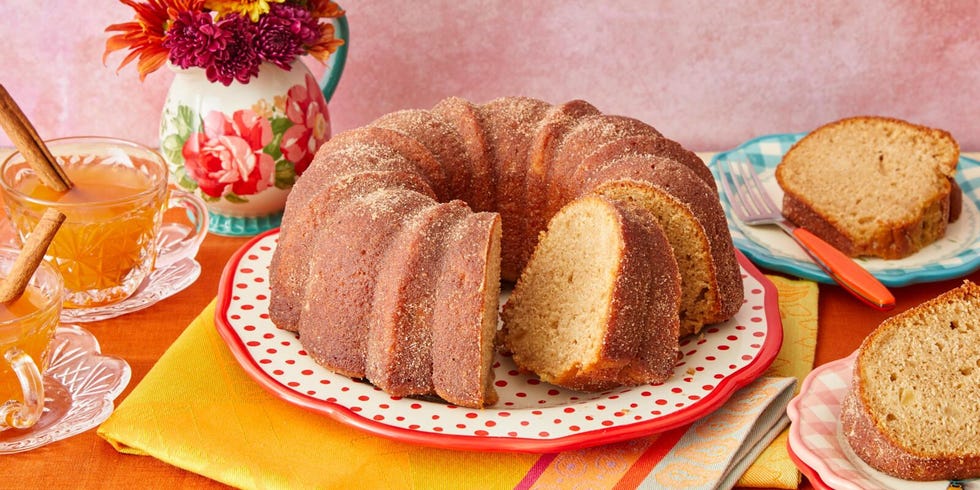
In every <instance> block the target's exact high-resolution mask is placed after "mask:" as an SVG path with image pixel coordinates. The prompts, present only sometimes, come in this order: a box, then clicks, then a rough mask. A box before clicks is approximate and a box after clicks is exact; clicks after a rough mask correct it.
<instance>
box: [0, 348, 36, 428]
mask: <svg viewBox="0 0 980 490" xmlns="http://www.w3.org/2000/svg"><path fill="white" fill-rule="evenodd" d="M3 359H4V361H6V362H7V363H8V364H10V367H11V368H12V369H13V371H14V374H16V375H17V379H18V380H19V381H20V388H21V391H23V393H24V401H23V402H18V401H13V400H11V401H8V402H6V403H4V404H3V405H0V431H2V430H6V429H10V428H15V429H29V428H31V427H33V426H34V424H36V423H37V420H38V419H39V418H41V414H42V413H43V412H44V382H43V380H42V379H41V371H40V370H39V369H38V368H37V364H35V363H34V360H33V359H31V356H29V355H27V353H26V352H24V351H22V350H20V349H18V348H17V347H12V348H10V349H7V352H4V353H3Z"/></svg>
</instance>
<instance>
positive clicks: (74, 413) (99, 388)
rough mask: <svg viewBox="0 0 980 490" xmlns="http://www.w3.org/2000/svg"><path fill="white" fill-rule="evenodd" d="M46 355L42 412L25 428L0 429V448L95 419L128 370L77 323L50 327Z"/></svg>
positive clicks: (66, 432)
mask: <svg viewBox="0 0 980 490" xmlns="http://www.w3.org/2000/svg"><path fill="white" fill-rule="evenodd" d="M49 356H50V361H49V363H48V369H47V370H46V371H45V372H44V413H43V414H42V415H41V418H40V419H39V420H38V421H37V424H35V425H34V427H31V428H30V429H24V430H18V429H10V430H6V431H3V432H0V454H11V453H19V452H23V451H28V450H31V449H34V448H38V447H41V446H44V445H46V444H50V443H52V442H55V441H60V440H62V439H65V438H67V437H71V436H73V435H75V434H79V433H81V432H85V431H86V430H89V429H91V428H92V427H95V426H97V425H99V424H101V423H102V422H103V421H104V420H105V419H106V418H108V417H109V414H111V413H112V410H113V401H114V400H115V399H116V397H117V396H119V394H120V393H122V391H123V389H125V388H126V385H128V384H129V379H130V377H131V376H132V373H131V371H130V368H129V364H128V363H127V362H126V361H124V360H122V359H119V358H118V357H112V356H103V355H102V352H101V350H100V347H99V342H98V340H96V339H95V337H94V336H93V335H92V334H91V333H90V332H89V331H88V330H85V329H84V328H82V327H79V326H78V325H61V326H59V327H58V329H57V330H55V334H54V341H53V343H52V344H51V348H50V351H49Z"/></svg>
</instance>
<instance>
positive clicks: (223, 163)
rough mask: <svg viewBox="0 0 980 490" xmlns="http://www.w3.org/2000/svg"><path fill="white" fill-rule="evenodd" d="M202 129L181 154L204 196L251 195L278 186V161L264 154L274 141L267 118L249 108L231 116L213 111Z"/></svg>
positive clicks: (185, 165) (192, 136)
mask: <svg viewBox="0 0 980 490" xmlns="http://www.w3.org/2000/svg"><path fill="white" fill-rule="evenodd" d="M201 130H202V132H198V133H193V134H191V135H190V137H189V138H188V139H187V141H186V142H185V143H184V147H183V149H182V151H181V154H182V155H183V157H184V167H185V168H186V169H187V173H188V175H189V176H190V178H192V179H194V180H195V181H196V182H197V185H198V186H199V188H200V189H201V192H202V193H204V194H207V195H208V196H211V197H216V198H217V197H222V196H224V195H226V194H230V193H231V194H236V195H238V196H247V195H250V194H255V193H257V192H259V191H263V190H265V189H267V188H269V187H271V186H272V185H273V184H274V181H273V174H274V172H275V167H276V162H275V160H273V159H272V156H270V155H268V154H266V153H265V152H264V151H263V149H264V148H265V146H266V145H268V144H269V143H270V142H272V125H271V124H270V123H269V121H268V120H267V119H266V118H264V117H261V116H259V115H258V114H256V113H255V112H254V111H251V110H248V109H243V110H240V111H235V113H234V114H232V116H231V117H229V116H227V115H225V114H222V113H220V112H218V111H212V112H210V113H208V115H207V116H205V117H204V120H203V123H202V127H201Z"/></svg>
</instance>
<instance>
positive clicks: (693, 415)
mask: <svg viewBox="0 0 980 490" xmlns="http://www.w3.org/2000/svg"><path fill="white" fill-rule="evenodd" d="M278 233H279V229H278V228H275V229H272V230H268V231H266V232H263V233H261V234H259V235H256V236H255V237H253V238H252V239H251V240H249V241H248V242H246V243H245V244H244V245H242V247H241V248H239V249H238V250H237V251H236V252H235V253H234V254H233V255H232V256H231V258H230V259H229V260H228V263H227V264H226V265H225V269H224V270H223V271H222V273H221V279H220V281H219V284H218V294H217V305H216V309H215V318H214V319H215V325H216V327H217V330H218V333H219V334H220V335H221V338H222V339H223V340H224V341H225V343H226V344H227V345H228V347H229V349H230V350H231V353H232V355H233V356H234V357H235V359H236V360H237V361H238V363H239V364H240V365H241V366H242V368H243V369H244V370H245V372H246V373H247V374H248V375H249V376H250V377H252V378H253V379H254V380H255V381H257V382H258V383H259V385H260V386H262V387H263V388H264V389H266V390H267V391H268V392H270V393H271V394H273V395H274V396H276V397H278V398H281V399H283V400H285V401H287V402H289V403H292V404H294V405H296V406H299V407H302V408H304V409H307V410H311V411H313V412H317V413H321V414H324V415H327V416H329V417H331V418H333V419H334V420H336V421H338V422H341V423H343V424H345V425H349V426H352V427H356V428H358V429H361V430H364V431H367V432H370V433H373V434H376V435H380V436H384V437H387V438H390V439H394V440H398V441H402V442H410V443H415V444H421V445H425V446H431V447H438V448H443V449H457V450H468V451H491V452H526V453H549V452H557V451H568V450H574V449H581V448H586V447H592V446H597V445H601V444H610V443H614V442H621V441H626V440H630V439H635V438H637V437H642V436H649V435H653V434H658V433H661V432H666V431H668V430H671V429H675V428H678V427H681V426H684V425H687V424H690V423H692V422H694V421H696V420H697V419H700V418H701V417H703V416H705V415H707V414H709V413H711V412H713V411H714V410H715V409H717V408H719V407H721V405H723V404H724V403H725V402H726V401H728V399H729V398H730V397H731V396H732V394H734V393H735V391H736V390H738V389H739V388H741V387H743V386H745V385H747V384H749V383H751V382H752V381H754V380H756V379H757V378H758V377H759V376H761V375H762V374H763V373H764V372H765V371H766V369H768V368H769V366H770V365H771V364H772V362H773V361H774V360H775V359H776V355H777V354H778V353H779V349H780V347H781V346H782V341H783V328H782V322H781V320H780V317H779V313H778V312H779V303H778V297H777V291H776V286H775V285H774V284H773V283H772V281H770V280H769V279H768V278H767V277H765V275H763V274H762V272H761V271H759V269H758V268H756V267H755V265H753V264H752V262H750V261H749V260H748V258H746V257H745V256H744V255H743V254H742V253H741V252H739V251H738V250H735V254H736V257H737V259H738V262H739V264H740V265H741V266H742V267H743V268H744V269H745V270H746V272H748V274H749V275H750V276H752V277H753V278H754V279H756V280H757V281H759V283H760V285H761V286H762V287H763V289H764V290H765V293H764V306H763V308H764V311H766V312H767V315H766V318H767V329H766V338H765V341H764V342H763V345H762V347H761V348H760V349H759V351H758V354H757V355H756V357H755V358H754V359H753V360H752V361H750V362H749V363H748V364H746V365H745V366H743V367H742V368H741V369H739V370H738V371H735V372H733V373H731V374H730V375H728V376H726V377H725V378H723V379H722V380H720V381H719V382H718V384H717V385H716V387H715V389H714V390H713V391H711V392H710V393H708V394H707V395H706V396H704V397H703V398H701V399H700V400H698V401H697V402H695V403H693V404H691V405H690V406H689V407H687V408H685V409H684V410H682V411H679V412H674V413H671V414H668V415H665V416H663V417H659V418H656V419H652V420H645V421H640V422H635V423H630V424H623V425H618V426H613V427H605V428H602V429H596V430H591V431H587V432H583V433H579V434H573V435H569V436H564V437H557V438H551V439H534V438H521V437H496V436H468V435H459V434H438V433H430V432H420V431H415V430H410V429H404V428H400V427H394V426H391V425H388V424H384V423H380V422H377V421H374V420H371V419H367V418H364V417H362V416H360V415H357V414H356V413H355V412H353V411H351V410H349V409H348V408H346V407H344V406H342V405H340V404H337V403H331V402H328V401H325V400H320V399H317V398H314V397H311V396H308V395H305V394H303V393H298V392H296V391H294V390H292V389H291V388H289V387H288V386H285V385H283V384H281V383H280V382H278V381H276V380H275V379H274V378H272V377H271V376H270V375H268V374H267V373H265V372H264V371H263V370H262V369H261V368H260V367H259V365H258V363H256V361H255V359H254V358H253V357H252V356H251V355H249V353H248V351H247V350H246V347H245V345H244V344H243V343H242V340H241V338H240V337H239V336H238V335H237V334H236V333H235V331H234V329H233V328H232V327H231V325H230V324H229V323H228V321H227V320H226V318H225V316H224V314H225V313H226V312H227V310H228V306H229V305H230V303H231V300H232V294H231V291H232V283H233V277H234V275H235V270H236V269H237V266H238V263H239V262H240V261H241V259H242V257H243V256H244V255H245V254H246V253H247V252H248V251H249V250H250V249H251V248H252V247H253V246H254V245H255V244H256V243H257V242H259V241H261V240H262V239H263V238H265V237H267V236H269V235H273V234H278Z"/></svg>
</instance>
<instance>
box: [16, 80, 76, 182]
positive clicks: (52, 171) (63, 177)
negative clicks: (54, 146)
mask: <svg viewBox="0 0 980 490" xmlns="http://www.w3.org/2000/svg"><path fill="white" fill-rule="evenodd" d="M0 126H3V130H4V132H6V133H7V136H9V137H10V140H11V141H12V142H13V143H14V146H16V147H17V150H19V151H20V153H21V154H22V155H24V159H25V160H26V161H27V164H28V165H30V166H31V168H33V169H34V171H35V172H37V175H38V178H40V179H41V182H43V183H44V185H46V186H48V187H50V188H52V189H54V190H56V191H58V192H65V191H67V190H68V189H71V186H72V182H71V179H69V178H68V174H66V173H65V170H64V169H63V168H61V166H60V165H58V162H57V160H55V159H54V156H53V155H52V154H51V151H50V150H49V149H48V147H47V145H45V144H44V141H43V140H41V138H40V136H38V134H37V131H36V130H35V129H34V126H33V125H32V124H31V122H30V121H29V120H28V119H27V116H25V115H24V112H23V111H21V110H20V107H19V106H18V105H17V103H16V102H14V99H13V98H12V97H11V96H10V94H9V93H8V92H7V89H6V88H4V86H3V85H0Z"/></svg>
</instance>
